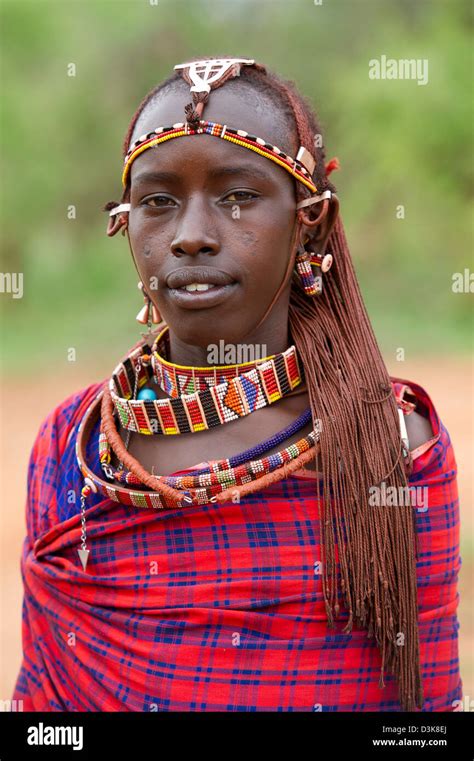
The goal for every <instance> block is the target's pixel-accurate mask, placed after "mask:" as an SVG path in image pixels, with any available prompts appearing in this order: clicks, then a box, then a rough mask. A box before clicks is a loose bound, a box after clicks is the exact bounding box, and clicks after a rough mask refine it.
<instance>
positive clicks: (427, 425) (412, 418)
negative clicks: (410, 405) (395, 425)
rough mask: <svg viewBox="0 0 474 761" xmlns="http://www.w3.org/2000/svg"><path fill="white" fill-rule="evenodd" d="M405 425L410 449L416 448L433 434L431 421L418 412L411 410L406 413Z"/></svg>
mask: <svg viewBox="0 0 474 761" xmlns="http://www.w3.org/2000/svg"><path fill="white" fill-rule="evenodd" d="M405 425H406V427H407V433H408V442H409V446H410V449H417V448H418V447H419V446H421V445H422V444H424V443H425V442H426V441H429V440H430V439H431V438H433V436H434V431H433V427H432V425H431V422H430V421H429V420H428V418H426V417H423V415H420V413H419V412H415V411H413V412H412V413H411V414H410V415H406V416H405Z"/></svg>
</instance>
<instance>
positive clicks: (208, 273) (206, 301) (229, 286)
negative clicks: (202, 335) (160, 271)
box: [165, 267, 237, 309]
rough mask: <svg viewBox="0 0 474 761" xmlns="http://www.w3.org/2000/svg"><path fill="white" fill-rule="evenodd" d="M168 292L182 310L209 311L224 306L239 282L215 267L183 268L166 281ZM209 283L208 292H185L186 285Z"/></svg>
mask: <svg viewBox="0 0 474 761" xmlns="http://www.w3.org/2000/svg"><path fill="white" fill-rule="evenodd" d="M165 282H166V285H167V292H168V295H169V297H170V299H171V300H172V301H173V302H174V303H175V304H176V306H178V307H181V308H182V309H208V308H210V307H214V306H217V305H218V304H222V302H223V301H225V300H226V299H227V298H229V296H231V295H232V293H233V291H234V288H235V287H236V285H237V282H236V281H235V280H234V279H233V278H232V277H231V276H230V275H229V274H228V273H227V272H223V271H222V270H218V269H216V268H215V267H181V268H180V269H178V270H174V271H173V272H171V273H170V274H169V275H168V276H167V278H166V280H165ZM191 283H202V284H204V283H209V285H212V286H214V287H213V288H210V289H209V290H208V291H185V290H183V288H184V286H185V285H191Z"/></svg>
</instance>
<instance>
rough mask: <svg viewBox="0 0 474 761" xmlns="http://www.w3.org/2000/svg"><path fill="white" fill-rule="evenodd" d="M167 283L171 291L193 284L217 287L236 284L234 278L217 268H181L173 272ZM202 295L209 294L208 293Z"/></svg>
mask: <svg viewBox="0 0 474 761" xmlns="http://www.w3.org/2000/svg"><path fill="white" fill-rule="evenodd" d="M165 282H166V285H167V286H168V288H170V289H175V288H183V287H184V286H185V285H191V283H209V284H210V285H215V286H226V285H232V284H235V280H234V278H232V277H231V276H230V275H228V274H227V272H223V271H222V270H218V269H216V268H215V267H181V268H180V269H178V270H173V272H171V273H170V274H169V275H168V276H167V278H166V281H165ZM200 293H207V291H201V292H200Z"/></svg>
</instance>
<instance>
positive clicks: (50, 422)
mask: <svg viewBox="0 0 474 761" xmlns="http://www.w3.org/2000/svg"><path fill="white" fill-rule="evenodd" d="M103 383H104V382H103V381H101V382H99V383H92V384H90V385H89V386H86V387H85V388H83V389H80V390H79V391H75V392H74V393H73V394H70V395H69V396H68V397H66V398H65V399H64V400H63V401H62V402H60V404H58V405H57V406H56V407H54V408H53V409H52V410H51V411H50V412H49V413H48V414H47V415H46V417H45V418H44V419H43V421H42V423H41V425H40V427H39V430H38V433H37V435H36V438H35V441H34V444H33V448H32V457H34V456H36V455H37V454H38V453H39V452H40V451H41V449H42V447H45V446H48V445H49V446H51V444H52V443H53V442H54V445H55V448H56V449H57V450H58V453H60V452H61V451H62V450H63V449H64V446H65V444H66V441H67V438H68V436H69V433H70V431H71V429H72V427H73V426H74V425H75V423H76V422H77V420H78V419H80V417H81V415H82V414H83V412H85V411H86V409H87V407H88V406H89V404H90V403H91V402H92V400H93V399H94V398H95V397H96V395H97V393H98V392H99V391H100V389H101V388H102V386H103Z"/></svg>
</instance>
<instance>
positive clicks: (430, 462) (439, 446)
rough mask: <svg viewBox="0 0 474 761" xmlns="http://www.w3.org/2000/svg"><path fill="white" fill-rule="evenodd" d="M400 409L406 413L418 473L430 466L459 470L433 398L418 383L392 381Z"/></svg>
mask: <svg viewBox="0 0 474 761" xmlns="http://www.w3.org/2000/svg"><path fill="white" fill-rule="evenodd" d="M390 380H391V382H392V388H393V391H394V395H395V398H396V400H397V404H398V407H399V408H400V409H402V410H403V412H404V420H405V424H406V428H407V435H408V440H409V448H410V452H411V455H412V459H413V460H414V462H415V471H420V470H422V469H423V470H424V469H426V468H427V467H428V466H435V467H444V466H446V468H448V469H449V470H451V469H454V470H455V469H456V463H455V457H454V451H453V447H452V444H451V439H450V436H449V433H448V431H447V429H446V428H445V426H444V425H443V423H442V421H441V419H440V416H439V414H438V410H437V408H436V406H435V404H434V401H433V399H432V398H431V396H430V394H429V393H428V392H427V391H426V390H425V388H423V386H420V384H418V383H416V382H415V381H411V380H405V379H402V378H394V377H391V379H390Z"/></svg>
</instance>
